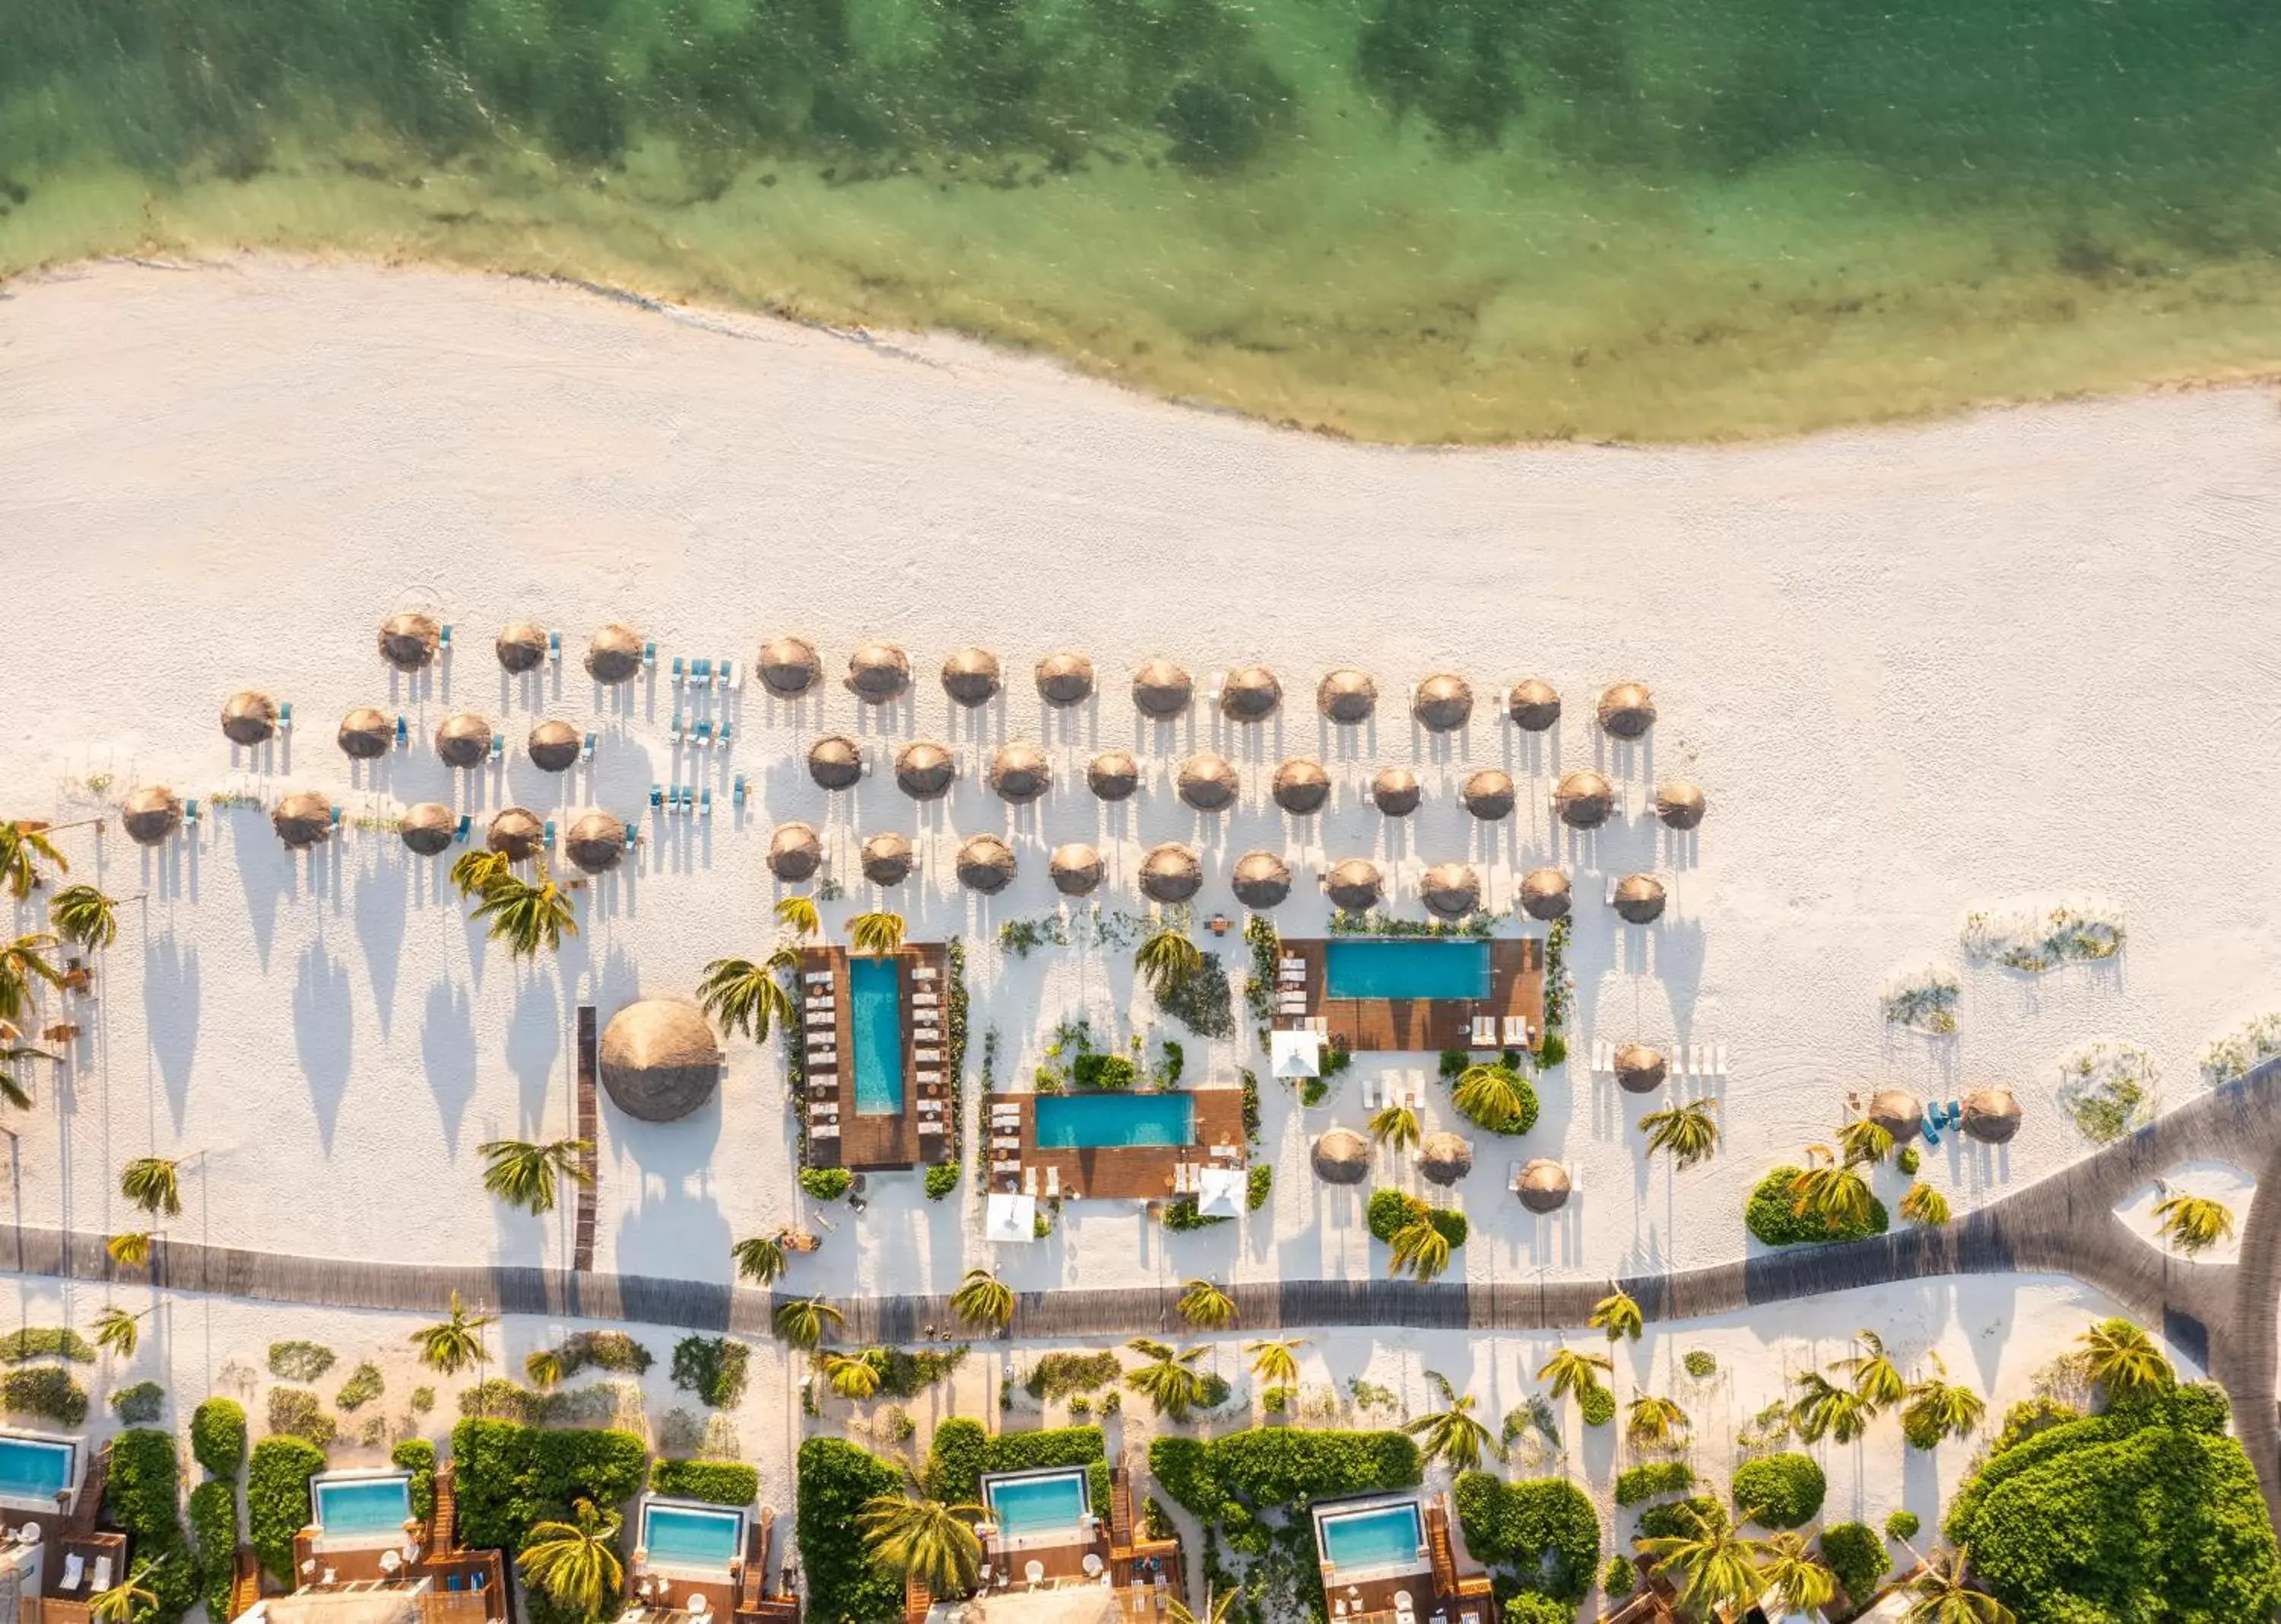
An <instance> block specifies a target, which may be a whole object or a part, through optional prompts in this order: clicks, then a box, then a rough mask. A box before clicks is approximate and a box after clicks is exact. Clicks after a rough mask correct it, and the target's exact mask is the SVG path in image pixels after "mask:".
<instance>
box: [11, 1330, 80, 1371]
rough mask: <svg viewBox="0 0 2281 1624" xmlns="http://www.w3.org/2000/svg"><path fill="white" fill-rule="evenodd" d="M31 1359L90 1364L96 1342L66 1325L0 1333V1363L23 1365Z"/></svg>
mask: <svg viewBox="0 0 2281 1624" xmlns="http://www.w3.org/2000/svg"><path fill="white" fill-rule="evenodd" d="M34 1359H70V1360H73V1362H75V1363H77V1364H81V1365H92V1364H94V1363H95V1344H94V1343H93V1342H89V1341H88V1340H87V1338H85V1337H84V1336H81V1334H79V1333H78V1332H76V1331H74V1330H73V1329H72V1328H71V1327H70V1326H23V1327H22V1328H20V1329H19V1330H14V1331H11V1332H9V1333H8V1334H6V1335H5V1336H0V1365H25V1364H28V1363H30V1362H31V1361H32V1360H34Z"/></svg>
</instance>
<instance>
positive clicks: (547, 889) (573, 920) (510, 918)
mask: <svg viewBox="0 0 2281 1624" xmlns="http://www.w3.org/2000/svg"><path fill="white" fill-rule="evenodd" d="M469 917H470V918H475V919H483V920H488V921H489V922H490V923H489V924H488V925H487V926H486V927H485V933H486V934H487V935H489V936H490V938H491V940H493V941H503V942H505V943H506V951H507V956H508V957H509V958H517V959H535V958H537V956H538V950H539V949H540V948H541V947H545V949H546V950H547V951H549V952H550V953H559V952H561V949H562V939H563V938H564V937H565V936H576V934H577V933H578V915H577V910H576V909H574V908H572V907H571V906H570V893H568V892H567V891H565V890H563V889H562V887H561V886H560V885H556V884H555V883H554V878H553V876H552V875H551V874H549V873H548V872H547V870H546V859H545V858H544V857H542V858H540V859H539V860H538V878H537V883H535V884H534V883H533V882H531V881H530V880H526V879H523V878H520V877H519V876H517V875H514V874H502V875H500V876H499V878H497V879H494V880H492V881H491V883H490V884H488V885H485V886H484V887H483V905H482V906H481V907H479V908H477V909H476V911H475V912H474V913H473V914H471V915H470V916H469Z"/></svg>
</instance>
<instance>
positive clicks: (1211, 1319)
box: [1180, 1280, 1235, 1331]
mask: <svg viewBox="0 0 2281 1624" xmlns="http://www.w3.org/2000/svg"><path fill="white" fill-rule="evenodd" d="M1180 1318H1181V1319H1185V1320H1187V1322H1188V1323H1189V1324H1190V1325H1192V1326H1195V1327H1196V1328H1197V1329H1199V1330H1203V1331H1224V1330H1226V1328H1227V1327H1228V1326H1232V1325H1233V1324H1234V1323H1235V1299H1234V1298H1233V1297H1231V1296H1229V1295H1227V1293H1226V1292H1225V1291H1222V1290H1221V1289H1220V1288H1218V1286H1217V1285H1215V1284H1213V1283H1212V1282H1211V1281H1210V1280H1190V1281H1188V1282H1187V1284H1186V1285H1185V1286H1183V1287H1182V1288H1180Z"/></svg>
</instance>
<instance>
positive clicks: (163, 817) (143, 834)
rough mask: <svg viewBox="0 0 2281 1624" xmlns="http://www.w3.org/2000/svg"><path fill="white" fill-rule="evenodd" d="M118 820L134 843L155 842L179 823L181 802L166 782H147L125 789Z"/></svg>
mask: <svg viewBox="0 0 2281 1624" xmlns="http://www.w3.org/2000/svg"><path fill="white" fill-rule="evenodd" d="M119 821H120V826H121V827H122V828H124V829H125V830H126V831H127V838H128V839H130V840H132V841H134V842H135V845H137V846H156V845H158V844H159V841H161V840H163V839H166V837H167V836H168V835H170V834H172V833H174V831H175V830H177V829H179V828H181V827H182V801H181V800H180V799H179V798H177V797H176V795H175V794H174V791H172V790H170V789H168V788H167V787H166V785H163V784H146V785H143V787H142V788H140V789H137V790H131V791H129V792H128V796H127V800H126V802H125V803H124V804H123V805H122V806H121V807H120V819H119Z"/></svg>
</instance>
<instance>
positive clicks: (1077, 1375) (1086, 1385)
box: [1022, 1349, 1125, 1399]
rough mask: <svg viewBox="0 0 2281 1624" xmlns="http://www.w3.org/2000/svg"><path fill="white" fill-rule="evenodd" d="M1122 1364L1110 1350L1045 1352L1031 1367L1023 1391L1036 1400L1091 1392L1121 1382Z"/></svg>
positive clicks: (1114, 1352)
mask: <svg viewBox="0 0 2281 1624" xmlns="http://www.w3.org/2000/svg"><path fill="white" fill-rule="evenodd" d="M1124 1374H1125V1365H1124V1362H1123V1361H1122V1360H1120V1359H1119V1358H1118V1357H1117V1354H1116V1351H1115V1350H1114V1349H1102V1351H1101V1352H1099V1353H1048V1354H1046V1355H1044V1356H1043V1357H1040V1359H1039V1360H1038V1362H1037V1363H1036V1364H1035V1365H1032V1366H1031V1367H1030V1373H1029V1375H1028V1376H1027V1377H1025V1379H1024V1380H1023V1382H1022V1388H1023V1391H1025V1392H1026V1393H1027V1394H1029V1396H1031V1397H1032V1398H1036V1399H1050V1398H1065V1397H1067V1396H1069V1395H1070V1394H1071V1393H1091V1392H1094V1391H1097V1390H1099V1389H1100V1388H1105V1387H1108V1386H1110V1385H1111V1384H1112V1383H1114V1382H1116V1381H1117V1380H1121V1379H1122V1378H1123V1377H1124Z"/></svg>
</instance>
